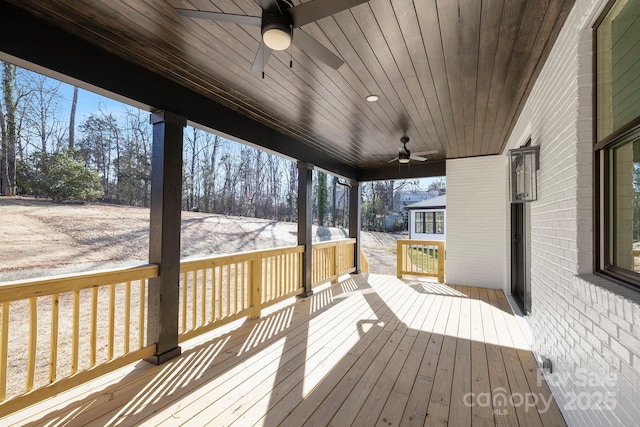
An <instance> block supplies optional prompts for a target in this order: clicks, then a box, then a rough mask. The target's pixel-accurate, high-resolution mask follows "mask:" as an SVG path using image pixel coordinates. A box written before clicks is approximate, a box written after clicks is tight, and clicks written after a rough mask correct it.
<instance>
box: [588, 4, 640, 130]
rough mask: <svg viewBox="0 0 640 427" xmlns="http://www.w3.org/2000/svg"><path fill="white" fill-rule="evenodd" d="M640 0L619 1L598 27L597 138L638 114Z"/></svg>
mask: <svg viewBox="0 0 640 427" xmlns="http://www.w3.org/2000/svg"><path fill="white" fill-rule="evenodd" d="M639 34H640V1H619V2H617V3H616V5H615V6H614V7H613V8H611V10H610V11H609V13H607V16H606V17H605V19H604V21H603V22H602V23H601V24H600V26H599V27H598V29H597V34H596V37H597V59H596V60H597V68H598V75H597V80H598V99H597V102H598V113H597V120H598V140H601V139H603V138H605V137H606V136H608V135H610V134H611V133H613V132H614V131H616V130H618V129H620V128H621V127H622V126H624V125H626V124H627V123H629V122H631V121H632V120H634V119H635V118H636V117H638V116H640V97H638V92H639V91H640V37H639Z"/></svg>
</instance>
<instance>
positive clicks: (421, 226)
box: [405, 195, 447, 241]
mask: <svg viewBox="0 0 640 427" xmlns="http://www.w3.org/2000/svg"><path fill="white" fill-rule="evenodd" d="M405 209H406V210H408V211H409V238H410V239H418V240H436V241H445V240H446V238H445V236H446V230H447V227H446V218H447V215H446V211H447V196H446V195H444V196H438V197H432V198H431V199H427V200H423V201H421V202H417V203H413V204H411V205H408V206H407V207H405Z"/></svg>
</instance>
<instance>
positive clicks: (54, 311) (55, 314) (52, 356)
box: [49, 294, 60, 383]
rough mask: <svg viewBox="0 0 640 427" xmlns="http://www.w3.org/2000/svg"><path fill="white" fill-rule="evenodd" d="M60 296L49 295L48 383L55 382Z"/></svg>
mask: <svg viewBox="0 0 640 427" xmlns="http://www.w3.org/2000/svg"><path fill="white" fill-rule="evenodd" d="M59 313H60V295H59V294H53V295H51V342H50V345H49V383H52V382H54V381H55V380H56V377H57V373H58V318H59Z"/></svg>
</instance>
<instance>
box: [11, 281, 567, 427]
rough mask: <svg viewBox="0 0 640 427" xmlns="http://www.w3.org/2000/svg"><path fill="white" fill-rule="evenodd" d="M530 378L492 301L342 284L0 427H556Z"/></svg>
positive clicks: (483, 294)
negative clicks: (256, 426)
mask: <svg viewBox="0 0 640 427" xmlns="http://www.w3.org/2000/svg"><path fill="white" fill-rule="evenodd" d="M536 368H537V366H536V363H535V361H534V358H533V356H532V354H531V353H530V352H529V351H527V350H526V345H525V342H524V339H523V336H522V334H521V332H520V329H519V327H518V325H517V323H516V319H515V317H514V316H513V314H512V312H511V310H510V308H509V305H508V302H507V300H506V298H505V296H504V294H503V293H502V292H500V291H493V290H486V289H477V288H467V287H457V286H445V285H442V284H437V283H433V282H427V281H425V280H415V281H414V280H407V279H405V280H399V279H396V278H394V277H392V276H383V275H371V276H370V277H368V278H365V277H363V276H360V275H354V276H351V278H349V279H347V280H345V281H342V282H341V283H339V284H337V285H334V286H333V287H331V288H327V289H325V290H323V291H320V292H318V293H316V294H315V295H314V296H313V297H311V298H307V299H304V300H299V301H297V302H296V303H295V304H291V305H289V306H287V307H282V308H280V309H278V310H276V311H274V312H273V313H271V314H269V315H267V316H264V317H263V318H261V319H259V320H254V321H246V322H244V324H243V325H241V326H239V327H238V328H236V329H234V330H231V331H227V332H225V333H224V334H222V333H221V332H218V333H217V335H216V334H213V335H209V336H208V337H202V338H201V339H200V341H199V342H197V343H195V344H192V345H189V343H187V345H185V346H184V347H183V354H182V356H181V357H179V358H177V359H174V360H173V361H171V362H169V363H167V364H165V365H163V366H152V365H149V364H147V363H146V362H140V363H138V364H137V365H135V366H132V367H129V368H126V369H123V370H120V371H118V372H115V373H113V374H111V375H109V376H106V377H104V378H103V379H100V380H99V381H95V382H92V383H91V384H85V385H84V386H82V387H79V388H77V389H74V390H72V391H70V392H68V393H66V394H64V395H60V396H58V397H56V398H54V399H51V400H49V401H46V402H43V403H41V404H39V405H37V406H35V407H32V408H27V409H25V410H23V411H21V412H19V413H16V414H13V415H11V416H9V417H7V418H5V419H4V420H2V419H0V424H1V425H34V426H35V425H46V426H54V425H95V426H115V425H122V426H130V425H153V426H156V425H161V426H165V425H167V426H172V427H174V426H178V425H192V426H203V425H211V426H222V425H238V426H249V425H266V426H280V425H283V426H301V425H308V426H325V425H336V426H346V425H356V426H373V425H381V426H382V425H384V426H394V425H449V426H493V425H505V426H518V425H520V426H557V425H565V424H564V421H563V418H562V415H561V414H560V411H559V410H558V407H557V406H556V404H555V402H554V401H553V400H552V398H551V395H550V392H549V389H548V387H547V385H546V384H545V383H544V382H542V383H541V384H540V383H539V382H538V375H537V371H536ZM550 399H551V401H550ZM549 402H550V403H549Z"/></svg>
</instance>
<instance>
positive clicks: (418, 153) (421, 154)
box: [413, 150, 438, 156]
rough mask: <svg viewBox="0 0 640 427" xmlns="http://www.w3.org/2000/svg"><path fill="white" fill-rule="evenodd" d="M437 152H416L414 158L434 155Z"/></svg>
mask: <svg viewBox="0 0 640 427" xmlns="http://www.w3.org/2000/svg"><path fill="white" fill-rule="evenodd" d="M437 152H438V150H427V151H416V152H415V153H413V154H415V155H416V156H426V155H429V154H436V153H437Z"/></svg>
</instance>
